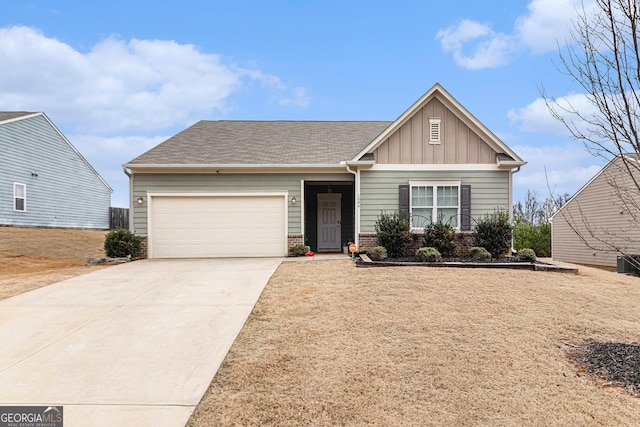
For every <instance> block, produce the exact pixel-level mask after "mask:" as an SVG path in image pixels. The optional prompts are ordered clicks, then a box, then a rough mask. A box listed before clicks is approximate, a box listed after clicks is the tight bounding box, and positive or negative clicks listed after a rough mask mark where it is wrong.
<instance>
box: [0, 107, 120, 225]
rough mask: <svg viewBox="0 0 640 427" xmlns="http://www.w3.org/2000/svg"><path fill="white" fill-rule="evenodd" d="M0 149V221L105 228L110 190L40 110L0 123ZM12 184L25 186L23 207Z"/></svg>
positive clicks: (6, 223)
mask: <svg viewBox="0 0 640 427" xmlns="http://www.w3.org/2000/svg"><path fill="white" fill-rule="evenodd" d="M0 153H2V154H1V156H0V224H4V225H17V226H30V227H68V228H97V229H108V228H109V206H110V205H111V189H110V188H109V187H108V185H106V183H105V182H104V181H103V180H102V179H101V178H100V177H99V175H98V174H97V173H96V172H95V170H93V168H91V167H90V166H89V165H88V164H87V163H86V161H85V160H84V159H83V158H82V156H81V155H79V153H78V152H77V151H76V150H75V149H74V148H73V147H72V146H70V145H69V143H68V142H67V141H66V140H65V138H64V137H62V136H61V134H60V133H58V131H57V130H56V129H55V128H54V127H52V125H51V123H50V122H49V121H48V120H47V119H46V118H45V117H44V116H43V115H36V116H32V117H27V118H24V119H19V120H15V121H9V122H6V123H2V124H0ZM36 175H37V176H36ZM13 183H21V184H25V185H26V196H27V197H26V207H27V210H26V212H16V211H14V205H13V203H14V200H13Z"/></svg>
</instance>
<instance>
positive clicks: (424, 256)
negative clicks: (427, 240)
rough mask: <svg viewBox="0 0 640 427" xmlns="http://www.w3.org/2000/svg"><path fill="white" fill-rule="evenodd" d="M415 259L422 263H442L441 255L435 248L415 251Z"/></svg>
mask: <svg viewBox="0 0 640 427" xmlns="http://www.w3.org/2000/svg"><path fill="white" fill-rule="evenodd" d="M416 258H418V260H420V261H423V262H439V261H442V255H440V251H438V250H437V249H436V248H420V249H418V250H417V251H416Z"/></svg>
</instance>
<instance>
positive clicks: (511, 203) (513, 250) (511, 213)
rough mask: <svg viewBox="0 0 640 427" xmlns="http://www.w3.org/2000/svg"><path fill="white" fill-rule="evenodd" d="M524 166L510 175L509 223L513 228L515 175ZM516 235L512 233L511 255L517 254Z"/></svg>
mask: <svg viewBox="0 0 640 427" xmlns="http://www.w3.org/2000/svg"><path fill="white" fill-rule="evenodd" d="M521 167H522V166H518V167H517V168H516V169H515V170H514V169H511V172H510V174H509V222H511V224H512V226H513V175H514V174H516V173H518V172H520V168H521ZM514 237H515V236H514V233H513V231H512V232H511V253H512V254H513V253H516V250H515V248H514V247H513V242H514Z"/></svg>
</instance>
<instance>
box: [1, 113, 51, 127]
mask: <svg viewBox="0 0 640 427" xmlns="http://www.w3.org/2000/svg"><path fill="white" fill-rule="evenodd" d="M43 115H44V113H43V112H41V111H39V112H36V113H29V114H25V115H24V116H19V117H14V118H12V119H7V120H0V125H3V124H5V123H11V122H17V121H19V120H24V119H28V118H31V117H36V116H43Z"/></svg>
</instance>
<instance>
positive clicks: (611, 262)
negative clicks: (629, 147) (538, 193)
mask: <svg viewBox="0 0 640 427" xmlns="http://www.w3.org/2000/svg"><path fill="white" fill-rule="evenodd" d="M623 160H625V161H626V162H627V164H628V165H629V166H630V169H627V166H625V162H623ZM630 171H632V173H631V174H630ZM632 175H633V176H634V177H635V179H636V180H639V181H640V163H639V161H638V156H637V155H635V154H633V155H625V156H624V159H623V158H622V157H620V156H619V157H616V158H615V159H613V160H612V161H611V162H609V163H608V164H607V165H606V166H605V167H604V168H603V169H602V170H601V171H600V172H598V174H597V175H596V176H594V177H593V178H592V179H591V180H590V181H589V182H588V183H587V184H585V185H584V186H583V187H582V188H581V189H580V190H578V192H577V193H576V194H575V195H574V196H573V197H572V198H571V199H569V201H568V202H567V203H565V204H564V205H563V206H562V207H561V208H560V209H558V211H557V212H556V213H555V214H553V216H552V217H551V246H552V254H553V259H555V260H557V261H564V262H572V263H577V264H586V265H596V266H603V267H616V265H617V258H618V256H619V255H621V253H620V252H619V251H617V250H613V249H612V247H617V248H619V250H621V251H623V252H625V253H627V254H640V229H639V228H638V223H637V218H638V217H637V215H638V214H637V213H634V215H631V214H630V212H637V209H638V206H640V195H639V194H638V190H637V186H636V184H635V183H633V182H632V180H631V176H632Z"/></svg>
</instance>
